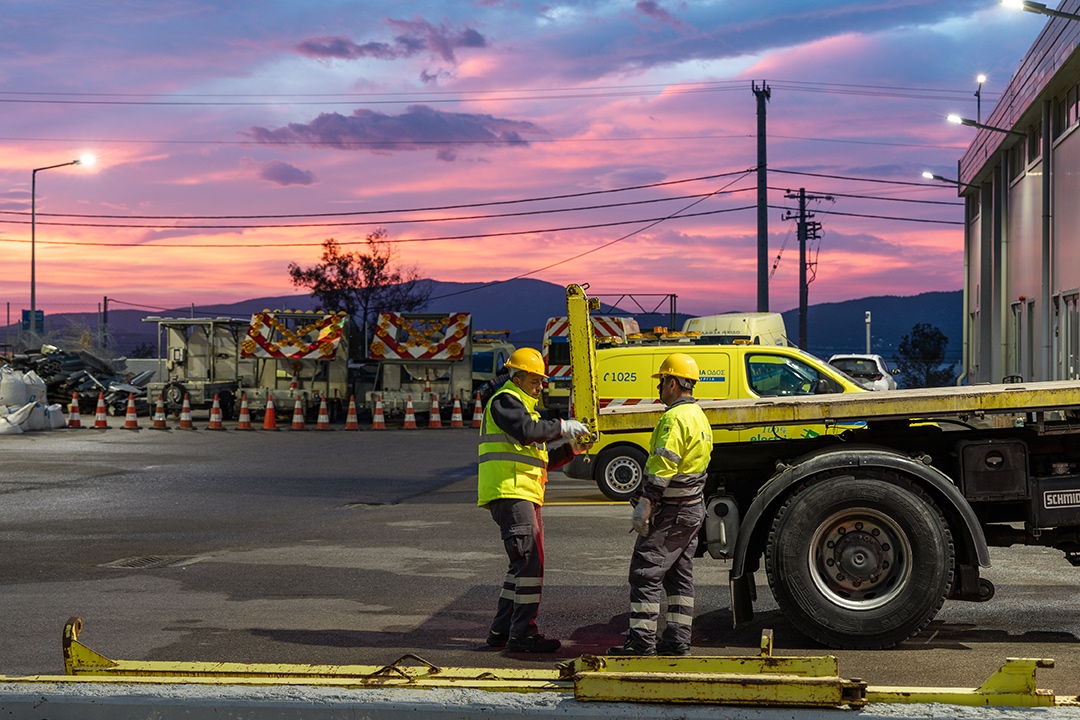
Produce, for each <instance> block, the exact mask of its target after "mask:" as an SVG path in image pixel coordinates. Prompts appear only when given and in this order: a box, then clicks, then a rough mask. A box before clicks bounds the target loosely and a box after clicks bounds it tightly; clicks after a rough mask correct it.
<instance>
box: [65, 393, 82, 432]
mask: <svg viewBox="0 0 1080 720" xmlns="http://www.w3.org/2000/svg"><path fill="white" fill-rule="evenodd" d="M68 427H69V428H81V427H82V418H80V417H79V393H71V406H70V407H68Z"/></svg>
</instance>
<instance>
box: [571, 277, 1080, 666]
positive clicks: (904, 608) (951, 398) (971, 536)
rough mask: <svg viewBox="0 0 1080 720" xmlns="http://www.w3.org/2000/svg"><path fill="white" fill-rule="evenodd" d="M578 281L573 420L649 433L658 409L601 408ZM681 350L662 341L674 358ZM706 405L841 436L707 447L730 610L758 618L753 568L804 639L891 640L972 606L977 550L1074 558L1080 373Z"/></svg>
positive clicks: (722, 415) (752, 420) (714, 553)
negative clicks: (1039, 551) (831, 427)
mask: <svg viewBox="0 0 1080 720" xmlns="http://www.w3.org/2000/svg"><path fill="white" fill-rule="evenodd" d="M597 307H598V303H596V302H595V299H591V298H589V297H588V296H587V294H586V292H585V287H582V286H580V285H570V286H568V287H567V315H568V317H569V323H570V355H571V365H572V377H573V405H574V417H576V418H577V419H579V420H581V421H583V422H584V423H585V424H586V425H587V426H588V427H589V429H590V430H591V431H592V433H593V434H594V440H595V439H597V438H599V437H600V435H615V436H617V435H618V434H619V433H632V432H642V431H645V430H650V429H651V428H652V427H654V426H655V425H656V422H657V421H658V420H659V418H660V416H661V414H662V412H663V410H662V407H660V406H657V405H651V406H650V405H643V406H622V407H604V408H602V409H601V407H600V403H599V398H598V397H597V392H596V385H597V383H596V350H595V344H594V340H593V336H592V333H591V331H590V322H589V313H590V312H591V311H592V310H595V309H597ZM675 351H677V348H674V347H673V348H672V352H675ZM739 394H740V395H742V396H744V397H749V398H750V399H740V400H714V401H702V402H700V405H701V407H702V409H703V410H704V411H705V414H706V416H707V417H708V418H709V422H710V423H711V424H712V426H713V427H714V428H746V427H763V426H777V425H786V426H791V425H798V424H800V423H803V424H809V423H817V424H821V423H826V424H828V423H838V424H839V423H845V424H848V425H851V424H854V426H853V427H851V428H850V429H847V430H845V431H843V432H840V433H838V434H827V435H820V436H817V437H812V438H800V439H790V440H789V439H777V440H770V441H758V442H733V443H722V444H717V445H715V446H714V450H713V461H712V465H711V466H710V469H709V480H708V483H707V485H706V488H705V499H706V503H707V508H708V512H707V516H706V521H705V525H704V527H703V529H702V535H703V537H702V541H701V543H700V545H699V552H701V553H706V552H707V553H708V554H709V555H710V556H711V557H713V558H717V559H725V560H729V561H730V562H731V570H730V578H729V580H730V588H731V595H732V605H731V606H732V614H733V616H734V622H735V623H736V624H739V623H740V622H744V621H746V620H748V619H750V618H752V617H753V601H754V599H756V588H755V587H754V581H753V578H754V572H755V571H756V570H758V569H759V568H760V567H761V566H762V563H764V569H765V571H766V574H767V577H768V581H769V586H770V588H771V590H772V593H773V596H774V597H775V599H776V602H777V604H778V605H779V606H780V609H781V610H782V611H783V612H784V614H785V615H786V616H787V617H788V618H789V620H790V621H791V622H792V623H793V624H794V625H795V626H797V627H799V628H800V629H801V630H803V632H805V633H806V634H807V635H809V636H810V637H812V638H813V639H815V640H817V641H818V642H821V643H823V644H825V645H827V646H829V647H834V648H843V649H876V648H888V647H892V646H895V645H896V644H898V643H900V642H902V641H904V640H905V639H907V638H908V637H911V636H912V635H914V634H915V633H917V632H919V630H920V629H922V628H923V627H925V626H926V624H927V623H929V622H930V621H931V620H932V619H933V618H934V616H935V615H936V614H937V612H938V611H939V610H940V609H941V606H942V604H943V603H944V602H945V600H946V599H954V600H966V601H976V602H983V601H987V600H990V599H991V598H992V597H993V594H994V587H993V585H992V584H991V583H990V582H989V581H988V580H986V579H985V578H981V577H980V575H979V573H980V569H981V568H984V567H988V566H989V564H990V556H989V550H988V546H989V545H994V546H1002V547H1007V546H1010V545H1039V546H1045V547H1053V548H1057V549H1059V550H1061V551H1062V552H1063V553H1064V554H1065V557H1066V559H1067V560H1068V561H1069V562H1070V563H1071V564H1072V565H1074V566H1077V565H1080V381H1061V382H1037V383H1026V384H1003V385H979V386H971V387H949V388H929V389H920V390H898V391H888V392H860V393H844V394H841V393H835V394H833V393H825V394H810V395H804V396H797V397H756V396H754V394H753V393H752V392H750V391H749V390H746V391H745V392H743V393H739Z"/></svg>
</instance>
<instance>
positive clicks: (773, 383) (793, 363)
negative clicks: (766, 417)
mask: <svg viewBox="0 0 1080 720" xmlns="http://www.w3.org/2000/svg"><path fill="white" fill-rule="evenodd" d="M746 369H747V374H746V376H747V378H748V379H749V381H750V389H751V390H752V391H753V392H754V394H755V395H758V396H760V397H776V396H780V395H820V394H824V393H838V392H843V391H844V388H843V387H841V386H840V384H839V383H838V382H836V381H835V380H833V379H832V378H830V377H829V376H827V375H825V374H824V373H821V372H819V371H818V370H816V369H815V368H813V367H811V366H809V365H807V364H806V363H804V362H802V361H800V360H796V359H795V358H790V357H785V356H782V355H765V354H756V355H750V354H748V355H747V356H746Z"/></svg>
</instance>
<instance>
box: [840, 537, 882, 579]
mask: <svg viewBox="0 0 1080 720" xmlns="http://www.w3.org/2000/svg"><path fill="white" fill-rule="evenodd" d="M886 555H887V554H886V552H885V551H884V550H882V548H881V543H880V542H878V540H877V538H875V537H874V536H873V535H871V534H870V533H868V532H863V531H856V532H849V533H845V534H844V536H843V537H842V538H841V539H840V540H839V541H838V542H836V544H835V547H834V549H833V560H834V561H835V563H836V568H837V570H838V571H839V572H840V573H841V574H842V575H844V576H845V577H846V578H847V579H848V580H850V581H852V582H866V581H868V580H874V579H876V578H877V576H878V575H880V574H881V571H882V565H883V564H884V563H885V562H887V560H886Z"/></svg>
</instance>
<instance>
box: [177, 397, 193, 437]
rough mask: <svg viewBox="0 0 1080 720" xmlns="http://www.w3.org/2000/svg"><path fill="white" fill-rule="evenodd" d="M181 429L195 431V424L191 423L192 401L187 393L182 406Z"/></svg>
mask: <svg viewBox="0 0 1080 720" xmlns="http://www.w3.org/2000/svg"><path fill="white" fill-rule="evenodd" d="M180 429H181V430H194V429H195V423H193V422H191V400H190V399H189V398H188V394H187V393H184V404H183V405H181V406H180Z"/></svg>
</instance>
